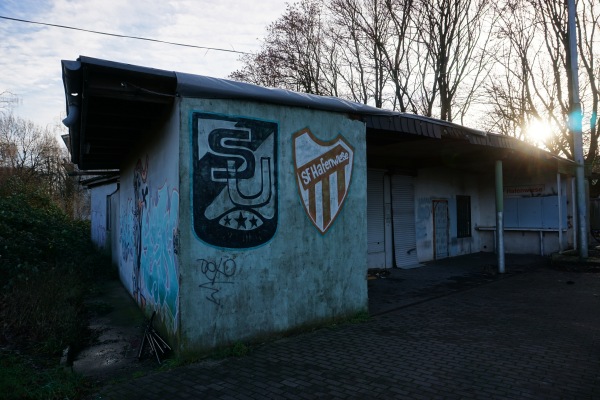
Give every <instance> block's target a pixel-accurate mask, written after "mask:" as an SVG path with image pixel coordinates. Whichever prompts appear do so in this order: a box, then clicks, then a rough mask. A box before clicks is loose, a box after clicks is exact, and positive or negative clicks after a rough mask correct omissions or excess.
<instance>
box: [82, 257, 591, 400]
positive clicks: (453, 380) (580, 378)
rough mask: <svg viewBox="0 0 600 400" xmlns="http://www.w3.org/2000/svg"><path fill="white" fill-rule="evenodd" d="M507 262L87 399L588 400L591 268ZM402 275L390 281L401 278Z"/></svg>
mask: <svg viewBox="0 0 600 400" xmlns="http://www.w3.org/2000/svg"><path fill="white" fill-rule="evenodd" d="M432 271H433V270H432ZM519 271H520V272H521V273H515V274H512V275H511V274H509V275H508V276H506V277H502V278H498V277H496V278H490V277H489V276H487V277H486V274H483V275H482V274H480V273H479V272H478V271H475V272H473V271H471V273H470V274H469V273H466V274H465V273H461V274H459V275H458V278H457V276H456V275H455V274H449V275H448V276H446V277H442V278H439V279H438V280H439V282H437V283H436V282H434V281H433V280H432V281H431V282H429V284H430V285H433V286H436V287H437V286H440V285H444V284H446V286H452V285H448V279H450V278H452V279H450V281H452V280H456V281H460V279H459V278H469V277H470V278H469V279H470V281H474V280H475V281H477V279H479V281H477V282H478V283H479V285H474V284H472V283H473V282H471V283H470V284H468V285H466V286H463V287H462V288H463V290H457V289H458V287H454V288H452V287H449V289H450V290H447V291H445V292H440V289H439V287H438V288H437V289H436V290H437V292H436V295H435V296H432V297H431V298H430V299H429V300H427V299H426V298H423V297H421V296H418V293H419V290H418V288H417V287H416V286H413V287H412V288H410V289H406V290H405V292H407V293H408V292H410V291H413V292H414V293H413V295H412V297H413V299H415V300H417V301H415V302H413V303H412V305H410V302H408V300H407V299H408V298H409V297H410V296H408V297H405V298H404V299H401V298H399V299H398V300H402V301H404V303H401V304H400V305H401V306H400V307H395V308H394V307H390V304H389V303H388V304H387V308H386V309H385V310H383V309H379V310H380V311H383V312H380V313H379V315H377V316H375V317H373V318H371V319H370V320H369V321H367V322H364V323H359V324H349V325H344V326H338V327H332V328H326V329H322V330H319V331H316V332H313V333H310V334H303V335H299V336H296V337H292V338H287V339H283V340H279V341H276V342H272V343H269V344H266V345H264V346H261V347H259V348H256V349H253V351H252V352H251V354H250V355H249V356H247V357H243V358H232V359H227V360H221V361H209V362H201V363H198V364H194V365H190V366H186V367H181V368H177V369H174V370H171V371H167V372H161V373H156V374H151V375H148V376H145V377H142V378H138V379H133V380H130V381H128V382H124V383H120V384H116V385H111V386H107V387H105V388H104V389H103V390H102V391H101V392H100V394H98V395H97V396H95V397H94V398H97V399H99V398H101V399H142V398H143V399H265V398H274V399H315V398H325V399H349V398H355V399H370V398H384V399H390V398H398V399H446V398H447V399H459V398H460V399H592V398H600V274H598V273H595V274H589V273H588V274H584V273H576V272H562V271H557V270H552V269H549V268H538V269H526V270H523V269H519ZM463 272H464V271H463ZM404 273H405V271H400V273H399V274H398V276H396V277H394V276H392V278H393V279H396V280H397V282H398V284H399V285H401V284H402V282H403V280H404V279H407V278H406V276H405V275H403V274H404ZM419 273H424V272H423V271H421V272H419ZM477 277H479V278H477ZM454 278H456V279H454ZM471 278H472V279H471ZM476 278H477V279H476ZM469 279H466V281H469ZM409 280H410V279H409ZM415 280H418V279H415ZM467 283H469V282H467ZM481 283H485V284H481ZM407 285H408V286H410V284H407ZM413 285H414V283H413ZM447 289H448V287H447ZM388 297H389V296H388ZM388 297H385V296H384V297H381V298H380V300H381V299H383V300H382V301H383V302H384V303H385V302H386V301H387V300H389V298H388ZM386 299H387V300H386ZM390 310H391V311H390Z"/></svg>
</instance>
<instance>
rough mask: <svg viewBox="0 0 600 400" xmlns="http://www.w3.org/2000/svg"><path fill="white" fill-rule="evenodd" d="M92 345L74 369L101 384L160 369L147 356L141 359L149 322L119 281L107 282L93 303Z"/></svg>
mask: <svg viewBox="0 0 600 400" xmlns="http://www.w3.org/2000/svg"><path fill="white" fill-rule="evenodd" d="M89 308H90V310H91V312H92V318H91V320H90V329H91V330H92V343H91V344H90V346H88V347H86V348H85V349H83V350H82V351H81V352H79V353H78V354H76V355H75V356H74V359H73V365H72V368H73V370H74V371H75V372H78V373H80V374H82V375H84V376H86V377H88V378H90V379H92V380H94V381H97V382H110V381H119V380H122V379H127V378H130V377H132V376H139V375H143V374H144V373H146V372H149V371H151V370H154V369H156V368H157V367H158V366H159V365H158V362H157V361H156V359H155V358H153V357H152V355H150V354H148V353H147V352H144V354H143V356H142V358H141V359H138V352H139V348H140V344H141V339H142V336H143V334H144V331H145V328H146V325H147V319H146V318H145V317H144V315H143V314H142V312H141V310H140V309H139V308H138V307H137V305H136V304H135V302H134V300H133V299H132V298H131V297H130V296H129V293H128V292H127V291H126V290H125V288H124V287H123V286H122V284H121V282H120V281H119V280H118V279H115V280H111V281H106V282H104V283H103V284H102V285H101V286H100V288H99V290H98V293H97V294H96V295H95V296H93V297H92V298H91V299H90V300H89Z"/></svg>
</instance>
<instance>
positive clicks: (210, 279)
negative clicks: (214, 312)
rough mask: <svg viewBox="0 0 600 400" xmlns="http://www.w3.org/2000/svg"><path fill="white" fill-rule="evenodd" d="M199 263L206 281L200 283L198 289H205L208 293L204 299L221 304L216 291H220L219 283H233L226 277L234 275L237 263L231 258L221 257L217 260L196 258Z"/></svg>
mask: <svg viewBox="0 0 600 400" xmlns="http://www.w3.org/2000/svg"><path fill="white" fill-rule="evenodd" d="M196 261H197V262H198V263H199V267H200V272H202V274H203V275H204V277H205V278H206V279H207V281H206V282H204V283H202V284H200V289H206V290H208V291H209V294H208V295H207V296H206V299H207V300H209V301H211V302H213V303H215V304H216V305H218V306H220V305H221V299H220V298H219V297H218V293H219V292H220V291H221V285H227V284H233V282H231V281H229V280H228V279H229V278H231V277H233V276H234V275H235V271H236V269H237V265H236V263H235V260H233V259H232V258H225V257H221V259H220V260H219V261H218V262H217V261H210V260H205V259H203V258H201V259H198V260H196Z"/></svg>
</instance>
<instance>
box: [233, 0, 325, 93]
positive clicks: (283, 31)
mask: <svg viewBox="0 0 600 400" xmlns="http://www.w3.org/2000/svg"><path fill="white" fill-rule="evenodd" d="M322 17H323V9H322V6H321V3H320V2H319V1H317V0H301V1H300V2H298V3H295V4H292V5H290V4H288V6H287V9H286V11H285V13H284V14H283V15H282V16H281V17H280V18H279V19H277V20H276V21H275V22H273V23H272V24H271V25H269V27H268V28H267V31H268V33H267V37H266V38H265V39H264V43H263V46H262V49H261V50H260V51H259V52H258V53H257V54H253V55H249V56H245V57H243V58H242V62H244V67H242V69H240V70H237V71H235V72H233V73H232V74H231V75H230V77H231V78H233V79H236V80H242V81H247V82H251V83H256V84H262V85H265V84H266V85H268V86H277V87H282V88H285V89H291V90H296V91H301V92H306V93H314V94H321V95H335V92H336V89H335V87H336V85H335V82H332V81H331V79H330V78H331V76H332V74H331V73H330V72H331V71H330V69H329V68H330V66H331V65H332V62H331V60H328V57H329V56H335V55H336V54H337V53H336V52H335V50H334V49H333V48H332V47H331V46H329V47H327V46H326V44H327V42H328V39H327V37H326V36H327V30H326V29H324V25H323V20H322ZM332 49H333V50H332ZM333 64H335V63H333Z"/></svg>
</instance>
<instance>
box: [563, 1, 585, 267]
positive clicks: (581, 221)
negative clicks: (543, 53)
mask: <svg viewBox="0 0 600 400" xmlns="http://www.w3.org/2000/svg"><path fill="white" fill-rule="evenodd" d="M566 1H567V3H568V12H569V25H568V32H569V60H570V67H571V82H572V86H571V89H572V90H571V109H570V113H569V130H570V132H571V136H572V137H573V150H574V157H575V163H576V164H577V170H576V174H575V187H576V189H575V191H576V192H577V196H576V197H577V228H578V231H579V235H578V239H577V247H578V251H579V258H581V259H586V258H587V257H588V230H587V225H588V224H587V210H586V195H585V168H584V161H583V139H582V128H581V125H582V120H583V115H582V112H581V102H580V101H579V77H578V75H579V67H578V64H577V28H576V26H575V15H576V13H577V9H576V7H575V0H566Z"/></svg>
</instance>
